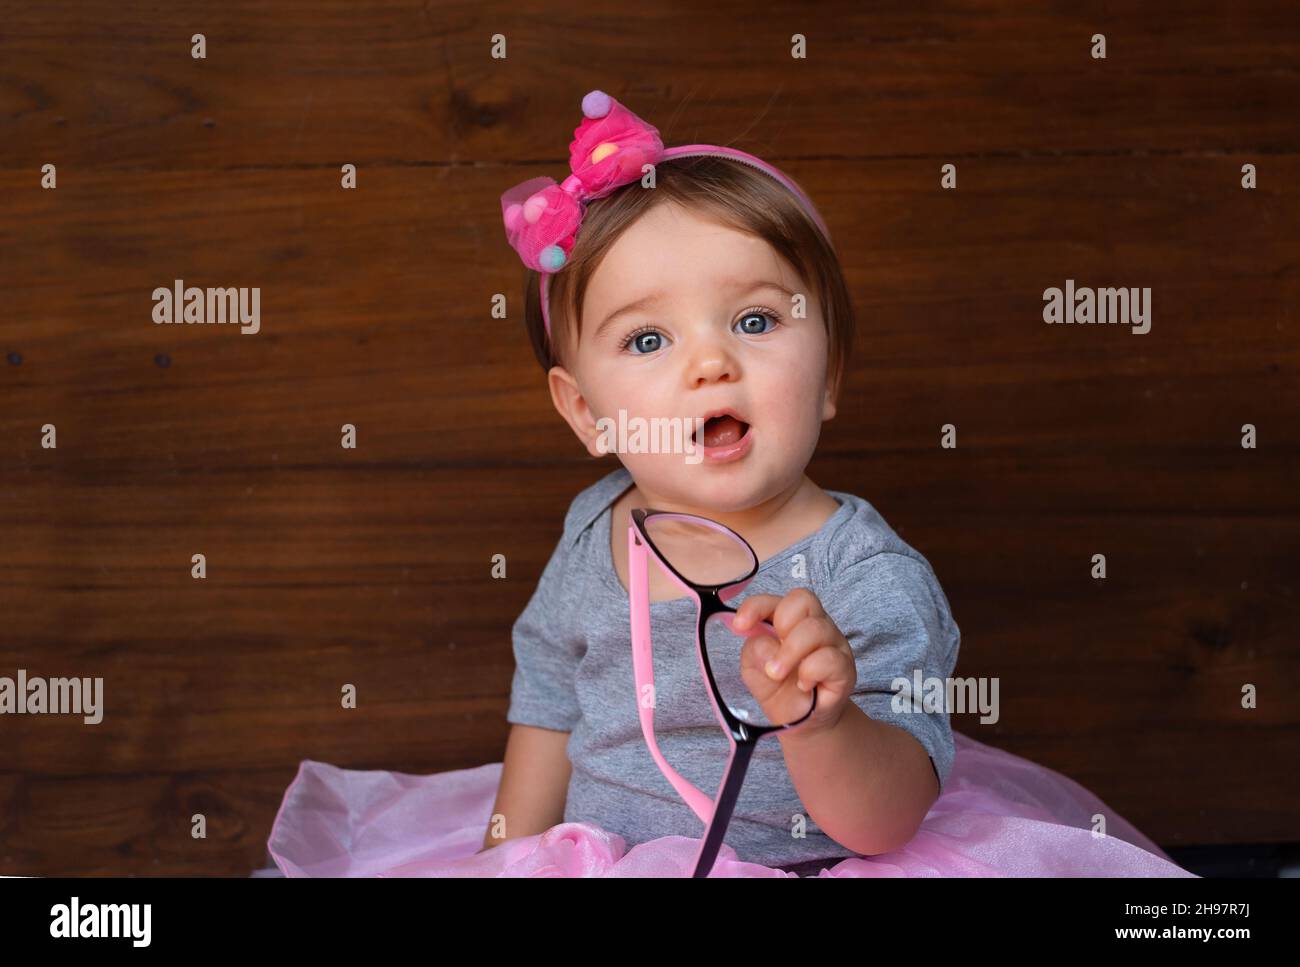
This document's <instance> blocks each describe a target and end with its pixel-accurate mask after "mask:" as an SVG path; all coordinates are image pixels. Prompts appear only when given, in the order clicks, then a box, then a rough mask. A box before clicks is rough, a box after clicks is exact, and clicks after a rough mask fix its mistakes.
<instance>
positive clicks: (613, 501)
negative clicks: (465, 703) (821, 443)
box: [484, 91, 960, 869]
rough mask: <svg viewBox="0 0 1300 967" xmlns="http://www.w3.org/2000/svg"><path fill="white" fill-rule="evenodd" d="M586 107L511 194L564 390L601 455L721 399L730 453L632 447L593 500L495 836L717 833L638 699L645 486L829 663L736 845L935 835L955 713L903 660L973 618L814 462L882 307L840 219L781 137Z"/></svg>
mask: <svg viewBox="0 0 1300 967" xmlns="http://www.w3.org/2000/svg"><path fill="white" fill-rule="evenodd" d="M583 109H584V113H585V115H586V118H585V119H584V121H583V122H582V124H581V125H579V127H578V128H577V129H576V131H575V139H574V141H573V143H572V144H571V145H570V151H571V167H572V169H573V172H574V174H573V176H572V177H570V178H569V179H567V180H566V181H565V182H564V184H563V185H556V184H555V183H554V182H553V181H552V180H551V179H548V178H540V179H533V180H532V181H529V182H525V183H524V184H523V185H520V186H518V187H517V188H516V189H513V190H512V192H507V193H506V195H504V196H503V215H504V218H505V223H506V229H507V236H508V238H509V239H510V241H511V244H512V245H514V247H515V248H516V250H517V251H518V252H519V253H520V255H521V257H522V259H523V261H524V263H525V265H527V266H528V267H529V269H530V270H531V271H530V273H529V276H528V286H527V289H526V293H527V299H526V305H525V316H526V325H527V328H528V331H529V334H530V337H531V340H532V344H533V348H534V351H535V353H536V355H537V357H538V359H539V361H540V362H541V364H542V366H543V368H544V369H545V370H546V372H547V378H548V381H549V385H550V391H551V398H552V400H553V401H554V404H555V408H556V409H557V410H558V411H559V413H560V415H561V416H562V417H564V419H565V420H566V421H567V422H568V423H569V425H570V427H572V429H573V432H574V433H575V434H576V435H577V437H578V439H579V440H580V441H582V443H583V445H584V446H585V447H586V448H587V450H588V452H589V453H591V454H592V456H593V457H599V456H602V455H604V454H605V453H606V452H607V447H606V443H607V442H608V434H607V433H605V432H603V430H602V427H603V426H608V425H609V422H617V421H618V419H619V415H620V412H622V414H623V416H624V417H625V418H641V419H643V420H647V421H648V420H650V419H652V418H665V417H668V418H675V419H678V420H684V421H688V425H689V426H691V427H696V426H699V425H700V423H699V422H697V421H698V420H699V419H700V418H709V419H708V422H707V423H704V424H703V434H702V435H703V439H698V438H695V439H693V440H692V443H693V444H695V445H696V446H700V447H703V458H702V459H700V454H699V452H698V451H696V452H695V454H694V459H691V458H690V457H689V455H683V454H682V453H677V454H673V453H664V452H644V451H645V449H646V448H631V447H630V448H626V449H625V450H624V451H620V452H618V453H617V458H618V460H619V461H620V464H621V465H620V466H619V467H618V468H617V469H616V470H614V471H613V472H611V473H610V474H608V475H607V476H606V477H604V478H603V479H601V480H599V481H597V482H596V483H595V484H593V485H592V486H590V487H588V488H587V489H586V490H584V491H583V492H582V493H580V494H578V496H577V497H576V498H575V499H574V500H573V502H572V504H571V506H570V507H569V510H568V514H567V515H566V517H565V521H564V530H563V535H562V537H561V539H560V542H559V545H558V546H557V547H556V549H555V552H554V553H553V554H552V556H551V558H550V560H549V562H548V563H547V565H546V567H545V569H544V571H543V572H542V576H541V579H540V581H539V583H538V586H537V589H536V591H535V593H534V594H533V596H532V599H531V600H530V601H529V603H528V605H527V607H526V608H525V610H524V612H523V613H522V614H521V615H520V616H519V619H518V621H517V622H516V623H515V626H514V653H515V660H516V671H515V675H514V681H513V684H512V690H511V697H510V706H509V711H508V713H507V720H508V721H509V722H510V723H512V729H511V732H510V738H509V741H508V743H507V746H506V752H505V756H504V765H503V770H502V774H501V781H500V786H499V788H498V790H497V796H496V803H495V806H494V809H493V814H494V817H493V821H492V822H491V823H490V825H489V828H488V830H487V832H486V834H485V836H484V848H488V847H491V846H493V845H496V844H498V843H501V842H503V841H504V840H506V839H513V838H516V837H521V836H531V835H534V834H537V833H541V832H544V831H546V830H547V829H549V828H550V827H552V826H554V825H556V824H557V823H560V822H587V823H592V824H594V825H596V826H599V827H601V828H602V829H605V830H607V831H609V832H613V833H616V834H618V835H619V836H621V837H623V839H624V840H625V842H626V844H627V846H628V848H629V849H630V848H632V847H633V846H635V845H636V844H638V843H642V842H645V841H648V840H652V839H657V838H659V837H662V836H670V835H678V836H685V837H691V838H695V839H698V838H699V837H700V836H701V835H702V833H703V830H702V826H701V823H700V820H699V818H698V817H697V816H696V814H695V813H694V812H692V810H691V809H690V807H689V806H688V805H687V804H686V803H685V802H684V801H683V800H682V799H681V798H680V797H679V796H678V794H677V793H676V791H675V790H674V789H673V787H672V786H671V785H670V784H669V783H668V781H667V780H666V779H665V777H664V775H663V774H662V773H661V772H660V770H659V768H657V766H656V764H655V762H654V760H653V759H652V757H651V755H650V752H649V750H648V749H647V746H646V742H645V737H644V736H643V734H642V732H641V726H640V720H639V717H638V708H637V694H636V685H635V680H634V676H633V668H632V652H631V645H630V631H629V602H628V593H627V587H628V546H627V544H628V539H627V535H628V524H629V513H630V511H631V510H632V509H633V508H638V507H641V508H652V509H655V510H670V511H678V512H681V513H688V514H695V515H699V516H702V517H706V518H709V519H711V520H714V521H717V522H718V523H721V524H724V525H726V526H727V527H729V528H731V529H732V530H734V531H736V532H737V533H738V534H740V535H741V536H742V537H744V538H745V540H746V541H748V543H749V544H750V545H751V546H752V547H753V549H754V551H755V552H756V553H757V555H758V559H759V561H760V567H759V570H758V573H757V574H756V575H755V576H754V579H753V580H752V582H751V583H750V584H749V585H748V586H747V588H746V589H745V591H744V593H743V595H741V597H740V600H741V601H742V603H740V604H739V605H738V609H739V614H738V617H737V627H738V629H741V630H746V629H748V630H752V629H753V628H754V626H755V625H757V624H758V623H759V622H762V621H768V622H770V623H771V624H772V626H773V627H774V628H775V630H776V632H777V634H778V636H779V639H780V640H779V641H778V640H776V639H773V638H772V637H770V636H768V635H764V634H757V635H754V636H753V637H750V638H749V639H748V641H747V643H746V644H745V648H746V649H750V650H752V651H751V652H750V654H751V657H752V658H753V659H754V660H758V661H760V662H761V665H762V667H763V668H764V669H765V670H766V673H767V674H768V676H769V677H770V679H771V681H772V682H774V683H792V684H793V685H794V686H795V687H798V688H799V689H801V690H802V691H805V692H810V691H811V689H812V688H813V687H814V686H815V688H816V695H817V702H816V708H815V710H814V713H813V715H812V716H811V717H810V718H809V719H808V720H807V721H805V722H804V723H803V724H801V725H800V726H799V727H798V728H796V729H793V730H790V731H783V732H777V733H775V734H774V735H773V736H770V737H765V738H763V739H762V740H761V741H759V742H758V744H757V747H756V749H755V752H754V756H753V759H752V761H751V763H750V766H749V771H748V773H747V775H746V779H745V782H744V785H743V786H742V787H741V792H740V796H739V799H738V800H737V802H736V807H735V811H734V813H733V815H732V818H731V821H730V824H729V826H728V827H727V831H726V836H725V842H726V844H727V845H728V846H730V847H731V848H732V849H734V850H735V851H736V854H737V855H738V857H739V858H740V859H741V860H745V861H749V862H754V863H762V864H765V865H768V866H774V867H780V868H783V869H799V868H802V867H804V866H806V865H807V864H809V863H813V864H816V863H819V862H821V861H831V860H835V859H837V858H841V857H847V856H852V855H858V854H863V855H871V854H877V853H883V852H888V851H890V850H893V849H895V848H897V847H900V846H902V845H903V844H905V843H906V842H907V841H908V840H909V839H911V838H912V836H913V835H914V834H915V833H916V831H917V829H918V828H919V826H920V824H921V821H922V819H924V817H925V816H926V814H927V812H928V811H929V809H930V806H931V805H932V804H933V803H934V801H935V799H936V797H937V796H938V795H939V794H940V792H941V791H942V789H943V783H944V781H945V780H946V778H947V776H948V773H949V771H950V769H951V767H952V760H953V756H954V744H953V737H952V732H951V730H950V727H949V723H948V718H947V713H946V711H944V710H942V709H929V708H923V707H922V706H921V704H920V701H919V697H917V698H915V699H914V698H913V697H911V696H910V695H909V693H908V690H907V686H906V685H903V684H901V683H899V682H898V680H899V679H902V680H904V681H905V682H909V683H910V682H911V681H912V680H913V678H914V676H915V674H916V673H917V672H918V671H919V672H920V677H921V678H922V679H928V678H931V677H934V678H940V679H946V678H947V677H949V676H950V675H951V674H952V670H953V667H954V665H955V663H956V660H957V652H958V647H959V643H960V632H959V630H958V628H957V625H956V624H955V623H954V621H953V618H952V615H951V613H950V610H949V607H948V601H947V598H946V597H945V595H944V592H943V590H942V589H941V588H940V586H939V583H938V580H937V579H936V577H935V575H934V572H933V570H932V569H931V567H930V565H929V563H928V561H927V560H926V559H925V557H924V556H922V555H921V554H920V553H919V552H918V551H916V550H915V549H913V548H912V547H910V546H909V545H908V544H907V543H905V542H904V541H903V540H902V539H901V538H900V537H899V536H898V535H897V534H896V533H895V532H894V531H893V530H892V529H891V528H890V526H889V525H888V524H887V523H886V522H885V521H884V520H883V519H882V518H881V516H880V514H878V513H877V512H876V510H875V509H874V508H873V507H872V506H871V505H870V504H869V503H868V502H867V501H866V500H864V499H862V498H860V497H857V496H855V495H853V494H849V493H843V492H840V491H834V490H831V491H827V490H823V489H822V488H821V487H819V486H818V485H817V484H815V483H814V482H813V481H812V480H810V479H809V478H808V476H807V475H806V473H805V469H806V468H807V465H808V462H809V460H810V459H811V457H812V454H813V451H814V449H815V448H816V446H817V440H818V437H819V435H820V432H821V424H822V422H823V421H825V420H829V419H831V418H833V417H834V416H835V412H836V401H837V399H838V396H839V390H840V386H841V381H842V377H843V374H844V370H845V366H846V362H847V359H848V356H849V353H850V350H851V346H852V336H853V329H854V318H853V312H852V306H851V302H850V298H849V293H848V290H847V287H846V284H845V281H844V277H843V274H842V272H841V268H840V265H839V262H838V259H837V257H836V254H835V252H834V249H833V248H832V246H831V243H830V239H829V236H828V234H827V233H826V230H825V227H824V225H823V223H822V221H821V218H820V216H818V214H817V212H816V210H815V208H814V207H813V206H812V203H811V202H810V201H808V199H807V198H806V196H804V195H803V193H802V192H801V191H800V190H799V189H798V187H797V186H796V185H794V183H793V182H791V181H789V179H787V178H786V177H785V176H784V175H782V174H781V173H780V172H779V171H777V170H776V169H775V168H773V167H771V166H770V165H767V164H766V163H765V162H761V161H759V160H758V159H755V158H753V157H752V156H749V155H744V154H743V153H741V152H737V151H735V150H733V149H727V148H719V147H717V146H706V145H691V146H687V147H682V148H672V149H668V150H667V151H665V150H664V148H663V146H662V143H661V142H660V141H659V139H658V132H657V131H656V130H655V129H654V128H653V127H651V126H649V125H648V124H646V123H645V122H644V121H642V120H641V119H640V118H638V117H636V115H634V114H632V113H631V112H630V111H628V110H627V109H626V108H625V107H623V106H622V105H620V104H619V103H618V102H617V101H615V100H614V99H612V98H609V97H608V96H606V95H604V94H602V93H601V92H599V91H593V92H592V93H590V94H588V95H587V97H586V98H585V99H584V101H583ZM579 226H580V230H579ZM720 413H723V414H724V415H722V416H715V415H716V414H720ZM602 421H605V422H602ZM649 571H650V599H651V601H652V602H654V603H655V610H654V625H653V636H654V651H655V707H656V710H657V711H656V738H657V741H658V744H659V747H660V749H661V751H662V752H663V754H664V757H665V758H666V759H667V760H668V761H669V762H670V763H671V764H672V765H673V766H674V767H675V768H676V769H677V771H678V772H680V773H681V774H682V775H683V776H684V777H686V778H687V779H688V780H689V781H691V782H692V783H693V784H694V785H695V786H697V787H698V788H699V789H701V790H704V791H705V792H707V793H710V794H711V793H713V791H714V790H716V789H717V787H718V783H719V780H720V777H721V775H722V770H723V768H724V767H725V765H726V759H727V750H728V746H727V742H726V738H725V736H724V735H723V733H722V730H721V728H720V726H719V722H718V719H717V717H716V715H715V713H714V710H713V708H712V707H711V705H710V701H709V696H708V693H707V691H706V689H705V686H704V683H703V682H702V680H701V677H700V670H699V665H698V662H697V660H696V658H695V654H694V650H695V608H694V602H693V601H692V600H691V599H689V598H685V597H683V596H682V594H681V590H680V588H678V587H676V586H675V585H672V584H671V583H670V582H669V581H668V580H667V579H666V577H665V576H664V575H663V574H662V573H661V572H660V571H659V569H658V568H657V567H653V566H652V567H651V568H650V569H649ZM667 601H674V604H672V605H666V604H658V602H667ZM734 603H735V602H733V604H734Z"/></svg>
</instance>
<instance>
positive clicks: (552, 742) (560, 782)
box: [480, 725, 571, 852]
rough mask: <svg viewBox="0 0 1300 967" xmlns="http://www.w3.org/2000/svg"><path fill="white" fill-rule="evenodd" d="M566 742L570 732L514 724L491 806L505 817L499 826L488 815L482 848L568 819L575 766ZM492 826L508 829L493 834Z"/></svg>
mask: <svg viewBox="0 0 1300 967" xmlns="http://www.w3.org/2000/svg"><path fill="white" fill-rule="evenodd" d="M568 743H569V733H568V732H557V731H555V730H554V729H542V728H537V727H535V726H532V725H512V726H511V728H510V738H509V739H508V740H507V742H506V755H505V762H504V764H503V765H502V768H501V783H500V785H498V786H497V799H496V804H495V805H494V806H493V807H492V815H493V816H494V817H495V816H498V815H500V816H504V817H505V820H504V823H502V824H501V825H500V826H498V824H497V823H495V822H493V821H491V820H489V822H488V828H487V832H486V833H485V834H484V836H483V849H489V848H491V847H493V846H498V845H500V844H501V843H504V842H505V841H506V840H508V839H518V838H519V837H521V836H533V835H536V834H537V833H544V832H546V831H547V830H548V829H550V828H551V827H552V826H555V825H556V824H558V823H561V822H563V821H564V805H565V800H566V799H567V798H568V791H569V773H570V771H571V766H570V764H569V755H568V751H567V748H568ZM501 827H504V828H501ZM494 832H495V833H504V835H501V836H497V837H494V836H493V833H494ZM480 852H482V851H481V850H480Z"/></svg>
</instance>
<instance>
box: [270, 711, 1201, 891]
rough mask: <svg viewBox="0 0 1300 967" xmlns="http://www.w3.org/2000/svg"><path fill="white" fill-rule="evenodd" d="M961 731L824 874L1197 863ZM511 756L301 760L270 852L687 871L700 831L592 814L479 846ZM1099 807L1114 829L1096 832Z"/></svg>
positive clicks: (522, 872)
mask: <svg viewBox="0 0 1300 967" xmlns="http://www.w3.org/2000/svg"><path fill="white" fill-rule="evenodd" d="M953 739H954V741H955V742H956V747H957V755H956V759H955V760H954V762H953V768H952V772H951V774H950V776H949V779H948V785H947V788H946V790H945V791H944V793H943V795H942V796H940V797H939V798H938V799H937V800H936V801H935V803H934V805H933V807H931V809H930V812H929V814H928V815H927V816H926V817H925V821H924V822H923V823H922V825H921V828H920V829H919V830H918V831H917V834H916V835H915V836H914V837H912V839H911V841H910V842H908V844H907V845H906V846H903V847H902V848H900V849H897V850H894V851H893V852H891V853H881V854H879V855H876V856H865V857H854V858H850V859H840V860H828V861H827V864H826V866H824V867H823V868H822V869H821V870H820V872H819V873H818V874H817V875H819V876H854V877H858V876H1161V877H1163V876H1181V877H1187V876H1192V875H1193V874H1191V873H1189V872H1187V871H1186V870H1184V869H1182V868H1181V867H1180V866H1178V865H1177V864H1175V863H1174V862H1173V861H1172V860H1171V859H1170V858H1169V856H1168V855H1167V854H1166V853H1165V852H1164V851H1162V850H1161V849H1160V847H1158V846H1157V845H1156V844H1155V843H1153V842H1151V840H1149V839H1147V838H1146V837H1145V836H1144V835H1142V833H1140V832H1138V830H1137V829H1136V828H1134V827H1133V826H1132V825H1130V824H1129V823H1128V822H1127V821H1125V820H1124V819H1123V818H1122V817H1120V816H1119V815H1117V814H1116V813H1114V812H1112V811H1111V810H1110V809H1108V808H1107V807H1106V805H1105V804H1104V803H1103V802H1102V801H1101V800H1100V799H1098V798H1097V797H1096V796H1094V795H1093V794H1092V793H1090V792H1089V791H1088V790H1087V789H1085V788H1084V787H1083V786H1081V785H1079V784H1078V783H1077V782H1075V781H1073V780H1072V779H1069V778H1067V777H1066V776H1063V775H1062V774H1061V773H1059V772H1055V771H1053V770H1051V769H1048V768H1046V767H1045V766H1041V765H1038V764H1037V763H1034V762H1031V761H1030V760H1028V759H1025V758H1022V757H1020V756H1016V755H1012V754H1010V753H1008V752H1003V751H1001V750H999V749H995V748H993V747H992V746H988V745H984V744H983V743H981V742H977V741H976V740H974V739H972V738H969V737H967V736H965V735H963V734H961V733H960V732H954V733H953ZM501 766H502V763H500V762H493V763H490V764H488V765H482V766H478V767H477V768H473V769H460V770H456V771H451V772H438V773H434V774H432V775H427V776H418V775H408V774H405V773H400V772H386V771H378V770H377V771H360V770H351V769H339V768H337V767H335V766H331V765H328V764H326V763H323V762H314V761H312V760H310V759H307V760H304V761H303V762H302V764H301V765H300V766H299V769H298V775H297V776H295V777H294V780H293V782H292V783H290V785H289V788H288V789H287V790H286V791H285V794H284V801H283V802H282V803H281V805H280V811H279V813H278V814H277V815H276V818H275V823H274V825H273V826H272V828H271V836H270V839H269V840H268V841H267V847H268V850H269V851H270V854H271V858H272V859H273V860H274V862H275V864H276V866H277V867H278V868H279V871H280V872H281V873H282V874H283V875H285V876H617V877H640V876H654V877H663V876H667V877H685V876H689V875H690V872H691V862H692V860H693V859H694V858H695V851H696V849H697V848H698V846H699V840H696V839H688V838H686V837H682V836H665V837H663V838H661V839H655V840H651V841H649V842H645V843H641V844H639V845H637V846H634V847H633V848H632V849H630V850H629V849H627V848H626V844H625V843H624V841H623V839H622V837H620V836H617V835H615V834H613V833H610V832H606V831H605V830H603V829H601V828H599V827H598V826H594V825H591V824H589V823H561V824H559V825H558V826H553V827H552V828H551V829H549V830H547V831H546V832H545V833H541V834H539V835H535V836H528V837H522V838H519V839H513V840H507V841H506V842H505V843H502V844H501V845H500V846H496V847H493V848H492V849H490V850H487V851H485V852H482V853H479V852H478V851H479V849H480V848H481V847H482V845H483V835H484V833H485V832H486V830H487V826H488V819H489V817H490V816H491V813H492V807H493V805H494V804H495V801H496V792H497V781H498V779H499V778H500V776H501ZM1097 814H1100V815H1102V816H1104V817H1105V830H1106V835H1105V836H1101V835H1099V834H1098V835H1095V834H1094V833H1093V829H1092V827H1093V816H1094V815H1097ZM702 832H703V830H701V833H702ZM266 872H268V873H270V872H271V871H269V870H268V871H266ZM255 875H258V874H255ZM711 875H712V876H714V877H736V876H780V877H791V876H795V875H796V874H795V873H789V872H785V871H783V870H780V869H773V868H771V867H767V866H763V865H760V864H756V863H746V862H743V861H742V860H740V859H739V858H738V857H737V856H736V853H735V850H733V849H731V847H729V846H727V845H725V844H724V845H723V847H722V851H721V852H720V853H719V854H718V859H717V861H716V863H715V866H714V869H713V872H712V874H711Z"/></svg>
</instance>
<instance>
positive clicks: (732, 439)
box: [691, 413, 749, 449]
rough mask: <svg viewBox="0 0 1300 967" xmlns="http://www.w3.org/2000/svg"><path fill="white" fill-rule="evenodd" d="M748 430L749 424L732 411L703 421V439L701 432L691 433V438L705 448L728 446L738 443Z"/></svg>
mask: <svg viewBox="0 0 1300 967" xmlns="http://www.w3.org/2000/svg"><path fill="white" fill-rule="evenodd" d="M748 432H749V424H748V423H746V422H745V421H744V420H742V419H740V418H739V417H738V416H736V415H735V414H733V413H720V414H718V415H717V416H712V417H709V418H708V419H707V420H705V421H704V432H703V437H704V439H703V440H700V439H699V437H700V435H701V434H699V433H692V434H691V439H692V440H694V441H695V442H696V443H703V445H704V447H705V449H712V448H714V447H729V446H732V445H734V444H736V443H738V442H739V441H740V440H741V438H742V437H744V435H745V434H746V433H748Z"/></svg>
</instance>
